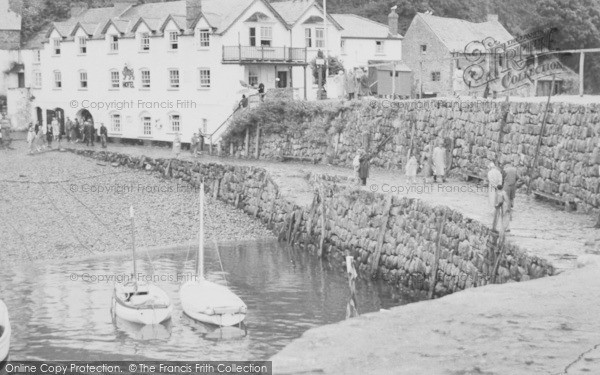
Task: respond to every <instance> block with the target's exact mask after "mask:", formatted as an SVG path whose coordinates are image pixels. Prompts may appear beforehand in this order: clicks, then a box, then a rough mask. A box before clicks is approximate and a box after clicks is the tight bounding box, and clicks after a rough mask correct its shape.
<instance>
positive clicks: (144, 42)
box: [140, 33, 150, 51]
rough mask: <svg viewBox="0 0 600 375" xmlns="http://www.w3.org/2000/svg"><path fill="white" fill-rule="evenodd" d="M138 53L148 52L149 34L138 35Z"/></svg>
mask: <svg viewBox="0 0 600 375" xmlns="http://www.w3.org/2000/svg"><path fill="white" fill-rule="evenodd" d="M140 51H150V33H141V34H140Z"/></svg>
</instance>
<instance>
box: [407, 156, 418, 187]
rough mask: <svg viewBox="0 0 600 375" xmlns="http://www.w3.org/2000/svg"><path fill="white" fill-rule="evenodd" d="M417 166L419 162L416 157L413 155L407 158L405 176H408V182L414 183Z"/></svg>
mask: <svg viewBox="0 0 600 375" xmlns="http://www.w3.org/2000/svg"><path fill="white" fill-rule="evenodd" d="M418 168H419V163H417V158H415V157H414V155H413V156H411V157H410V159H408V162H407V163H406V177H407V178H408V183H409V184H414V183H415V181H416V178H417V169H418Z"/></svg>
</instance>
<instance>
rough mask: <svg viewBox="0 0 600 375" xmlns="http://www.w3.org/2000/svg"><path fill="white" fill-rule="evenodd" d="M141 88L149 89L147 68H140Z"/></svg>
mask: <svg viewBox="0 0 600 375" xmlns="http://www.w3.org/2000/svg"><path fill="white" fill-rule="evenodd" d="M141 73H142V74H140V75H141V77H142V88H143V89H149V88H150V71H149V70H148V69H142V71H141Z"/></svg>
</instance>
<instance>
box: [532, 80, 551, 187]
mask: <svg viewBox="0 0 600 375" xmlns="http://www.w3.org/2000/svg"><path fill="white" fill-rule="evenodd" d="M555 79H556V75H552V85H551V86H550V93H549V94H548V101H547V102H546V111H545V112H544V120H543V121H542V129H541V130H540V136H539V138H538V143H537V147H536V148H535V156H534V157H533V162H532V163H531V166H530V167H529V172H528V173H527V175H528V176H529V182H528V183H527V195H529V194H530V193H531V181H533V173H534V171H535V167H536V166H537V161H538V155H539V153H540V147H541V146H542V137H543V136H544V131H545V130H546V120H547V119H548V109H549V108H550V98H551V97H552V92H553V91H554V80H555Z"/></svg>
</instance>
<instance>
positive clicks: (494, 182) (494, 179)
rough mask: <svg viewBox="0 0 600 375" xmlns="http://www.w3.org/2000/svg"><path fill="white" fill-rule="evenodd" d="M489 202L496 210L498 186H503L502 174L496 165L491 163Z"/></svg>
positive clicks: (489, 171) (489, 167)
mask: <svg viewBox="0 0 600 375" xmlns="http://www.w3.org/2000/svg"><path fill="white" fill-rule="evenodd" d="M488 169H489V170H488V174H487V178H488V200H489V203H490V206H491V207H492V208H493V209H494V210H495V208H496V189H497V188H498V186H502V173H501V172H500V171H499V170H498V168H497V167H496V164H494V163H493V162H491V163H490V164H489V165H488Z"/></svg>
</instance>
